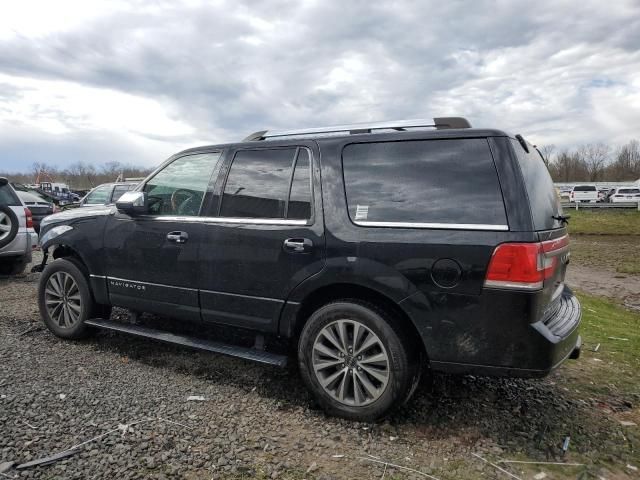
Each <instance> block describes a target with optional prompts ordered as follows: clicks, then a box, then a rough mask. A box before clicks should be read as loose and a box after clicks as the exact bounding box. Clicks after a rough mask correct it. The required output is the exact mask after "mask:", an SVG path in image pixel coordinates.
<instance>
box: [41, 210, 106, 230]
mask: <svg viewBox="0 0 640 480" xmlns="http://www.w3.org/2000/svg"><path fill="white" fill-rule="evenodd" d="M115 210H116V208H115V206H113V205H96V206H95V207H83V208H72V209H69V210H64V211H62V212H59V213H54V214H53V215H49V216H47V217H45V218H44V219H43V220H42V224H41V228H42V227H47V226H49V225H53V224H56V225H57V224H63V223H68V222H72V221H74V220H79V219H85V218H94V217H100V216H103V215H112V214H113V213H115Z"/></svg>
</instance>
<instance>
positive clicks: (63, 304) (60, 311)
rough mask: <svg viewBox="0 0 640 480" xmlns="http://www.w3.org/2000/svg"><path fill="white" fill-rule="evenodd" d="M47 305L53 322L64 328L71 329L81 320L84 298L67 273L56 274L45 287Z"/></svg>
mask: <svg viewBox="0 0 640 480" xmlns="http://www.w3.org/2000/svg"><path fill="white" fill-rule="evenodd" d="M44 294H45V304H46V308H47V312H48V313H49V317H50V318H51V320H53V321H54V322H56V323H57V324H58V326H60V327H62V328H70V327H72V326H74V325H75V324H76V323H77V322H78V321H79V320H80V314H81V312H82V298H81V297H80V290H79V289H78V284H77V283H76V281H75V280H74V279H73V277H72V276H71V275H70V274H68V273H66V272H55V273H53V274H52V275H51V276H50V277H49V279H48V280H47V284H46V286H45V291H44Z"/></svg>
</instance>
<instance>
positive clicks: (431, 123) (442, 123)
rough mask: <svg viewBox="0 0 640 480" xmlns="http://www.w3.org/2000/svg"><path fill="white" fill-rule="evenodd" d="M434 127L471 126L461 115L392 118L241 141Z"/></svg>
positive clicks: (269, 133)
mask: <svg viewBox="0 0 640 480" xmlns="http://www.w3.org/2000/svg"><path fill="white" fill-rule="evenodd" d="M424 127H434V128H436V129H437V130H444V129H451V128H471V124H470V123H469V121H468V120H467V119H466V118H463V117H439V118H434V119H433V120H426V119H418V120H392V121H388V122H373V123H354V124H351V125H336V126H333V127H319V128H302V129H297V130H273V131H271V130H260V131H258V132H254V133H252V134H251V135H249V136H248V137H246V138H245V139H244V140H243V142H253V141H259V140H266V139H268V138H277V137H291V136H299V135H315V134H318V133H340V132H346V133H349V134H351V135H355V134H358V133H371V132H372V131H373V130H398V131H403V130H406V129H407V128H424Z"/></svg>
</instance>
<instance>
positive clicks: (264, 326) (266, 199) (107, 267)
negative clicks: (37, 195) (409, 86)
mask: <svg viewBox="0 0 640 480" xmlns="http://www.w3.org/2000/svg"><path fill="white" fill-rule="evenodd" d="M420 127H422V130H407V128H411V129H414V128H420ZM426 128H430V130H425V129H426ZM378 132H380V133H378ZM320 159H322V161H320ZM594 193H595V191H594ZM105 203H106V201H105ZM461 206H464V207H463V208H461ZM566 224H567V217H566V216H564V215H563V212H562V206H561V204H560V202H559V200H558V197H557V194H556V191H555V189H554V186H553V182H552V180H551V177H550V175H549V172H548V170H547V167H546V165H545V163H544V160H543V158H542V156H541V155H540V154H539V152H537V151H536V149H535V148H534V147H533V145H531V144H530V143H528V142H526V140H525V139H524V138H522V136H520V135H510V134H508V133H506V132H503V131H499V130H494V129H491V130H488V129H487V130H485V129H474V128H470V125H469V123H468V122H467V121H466V120H465V119H463V118H436V119H434V120H433V121H432V120H423V121H420V122H418V121H411V122H406V121H405V122H402V121H398V122H383V123H377V124H375V123H374V124H364V125H363V124H359V125H347V126H340V127H325V128H318V129H302V130H294V131H290V130H289V131H280V132H267V131H260V132H256V133H254V134H252V135H250V136H249V137H247V138H246V139H245V140H244V141H241V142H237V143H233V144H226V145H212V146H204V147H200V148H193V149H190V150H187V151H183V152H180V153H177V154H176V155H174V156H173V157H171V158H170V159H169V160H167V161H166V162H165V163H164V164H162V165H161V166H160V167H159V168H158V169H157V170H156V171H155V172H153V173H152V174H151V175H150V176H149V177H148V178H146V179H145V180H144V181H143V182H142V183H141V184H140V185H139V186H138V187H137V188H136V189H135V190H134V191H131V192H127V193H125V194H124V195H123V196H122V197H121V198H120V199H119V200H118V201H117V202H116V204H115V205H111V206H103V207H99V206H96V207H94V208H84V209H83V208H78V209H75V210H69V211H65V212H61V213H58V214H55V215H51V216H49V217H47V218H46V219H45V221H44V222H43V225H42V248H43V251H44V256H43V258H44V260H43V262H42V263H41V265H40V266H39V267H38V268H43V272H42V276H41V277H40V286H39V294H38V302H39V307H40V312H41V316H42V319H43V320H44V323H45V324H46V326H47V327H48V328H49V329H50V330H51V331H52V332H53V333H54V334H55V335H58V336H59V337H62V338H68V339H73V338H80V337H82V336H84V335H86V334H89V333H90V332H91V331H92V329H95V328H96V327H98V328H106V329H110V330H116V331H120V332H126V333H130V334H135V335H138V336H143V337H147V338H150V339H158V340H163V341H167V342H173V343H177V344H180V345H189V346H195V347H196V348H202V349H204V350H207V351H214V352H218V353H226V354H228V355H235V356H238V357H241V358H245V359H251V360H254V361H258V362H262V363H267V364H271V365H278V366H284V365H285V364H286V362H287V358H288V357H287V356H285V355H282V354H281V353H277V352H274V351H273V348H274V345H273V344H271V343H270V340H276V339H277V340H278V341H280V342H281V341H282V339H283V338H285V339H289V341H290V345H291V348H292V351H291V353H293V354H294V355H295V356H296V357H297V363H298V366H299V368H300V372H301V378H302V380H303V381H304V382H305V384H306V385H307V387H308V388H309V390H310V391H311V392H312V393H313V395H314V396H315V398H316V400H317V401H318V403H319V404H320V405H321V406H322V407H323V408H324V409H325V410H327V411H328V412H329V413H332V414H335V415H339V416H343V417H346V418H350V419H353V420H359V421H373V420H376V419H378V418H380V417H381V416H384V415H386V414H387V413H388V412H389V411H390V409H392V408H393V407H397V406H399V405H402V404H404V403H405V402H406V401H408V399H409V398H410V397H411V395H412V394H413V392H414V391H415V387H416V386H417V385H418V380H419V378H420V374H421V371H423V369H425V371H428V372H431V371H440V372H449V373H474V374H480V375H485V374H486V375H505V376H524V377H540V376H544V375H546V374H548V373H549V372H550V371H552V370H553V369H555V368H557V367H558V366H559V365H561V364H562V362H563V361H564V360H565V359H567V358H569V357H571V358H577V356H578V354H579V352H580V346H581V340H580V336H579V331H578V326H579V324H580V316H581V314H580V304H579V302H578V299H577V298H576V297H575V295H574V294H573V293H572V292H571V290H570V289H569V288H568V287H567V286H566V285H565V282H564V279H565V271H566V268H567V264H568V263H569V237H568V232H567V228H566ZM47 259H52V260H53V261H51V262H50V263H49V264H47V263H46V262H47ZM61 283H62V284H63V285H64V288H63V289H58V290H56V286H58V285H60V284H61ZM69 291H72V292H79V293H78V295H75V296H74V297H73V298H72V297H71V296H70V295H69V293H68V292H69ZM112 306H118V307H123V308H128V309H131V310H133V311H135V312H154V313H158V314H161V315H163V316H166V317H169V318H174V319H175V322H176V325H181V324H182V323H183V322H189V321H193V322H204V323H207V322H208V323H213V324H218V325H221V326H222V327H221V328H225V329H232V328H242V329H246V330H253V332H254V334H255V343H254V347H253V348H249V347H248V346H246V345H244V346H243V345H234V344H223V343H221V342H218V341H216V342H213V341H208V340H207V339H204V338H197V337H186V336H184V335H175V334H171V333H168V331H160V330H158V329H155V328H148V327H146V326H144V325H134V324H131V323H125V322H122V321H119V320H118V319H110V318H109V316H110V311H111V307H112ZM169 328H171V327H169ZM427 367H428V370H426V368H427Z"/></svg>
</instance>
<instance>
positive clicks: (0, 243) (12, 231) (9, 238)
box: [0, 205, 20, 248]
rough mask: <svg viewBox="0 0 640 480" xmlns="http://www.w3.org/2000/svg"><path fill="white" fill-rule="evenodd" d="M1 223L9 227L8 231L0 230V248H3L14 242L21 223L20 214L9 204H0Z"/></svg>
mask: <svg viewBox="0 0 640 480" xmlns="http://www.w3.org/2000/svg"><path fill="white" fill-rule="evenodd" d="M0 223H1V224H2V225H4V226H5V227H9V231H8V232H5V231H0V236H2V238H0V248H2V247H6V246H7V245H9V244H10V243H11V242H13V239H14V238H16V235H17V234H18V228H20V224H19V221H18V216H17V215H16V214H15V212H14V211H13V210H11V207H9V206H8V205H0ZM3 235H4V236H3Z"/></svg>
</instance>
